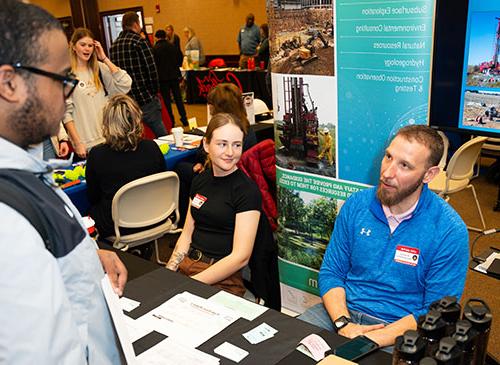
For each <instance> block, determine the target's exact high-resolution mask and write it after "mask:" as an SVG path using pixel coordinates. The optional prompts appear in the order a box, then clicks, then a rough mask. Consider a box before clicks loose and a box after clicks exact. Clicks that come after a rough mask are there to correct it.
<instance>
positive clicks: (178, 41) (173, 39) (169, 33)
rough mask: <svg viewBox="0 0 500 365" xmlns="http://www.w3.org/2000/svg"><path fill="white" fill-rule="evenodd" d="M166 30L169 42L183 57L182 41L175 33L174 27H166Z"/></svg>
mask: <svg viewBox="0 0 500 365" xmlns="http://www.w3.org/2000/svg"><path fill="white" fill-rule="evenodd" d="M165 30H166V32H167V41H169V42H170V43H172V44H173V45H174V46H175V47H176V48H177V49H178V50H179V53H180V54H181V55H182V50H181V39H180V38H179V36H178V35H177V34H176V33H174V26H173V25H172V24H169V25H167V26H166V28H165Z"/></svg>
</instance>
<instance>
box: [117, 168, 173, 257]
mask: <svg viewBox="0 0 500 365" xmlns="http://www.w3.org/2000/svg"><path fill="white" fill-rule="evenodd" d="M178 203H179V177H178V176H177V174H176V173H175V172H172V171H166V172H160V173H158V174H154V175H150V176H146V177H142V178H140V179H137V180H134V181H131V182H129V183H128V184H126V185H124V186H122V187H121V188H120V189H119V190H118V191H117V192H116V194H115V196H114V197H113V202H112V204H111V215H112V217H113V221H114V225H115V227H114V228H115V236H112V237H108V240H110V241H113V246H114V247H115V248H118V249H121V250H122V251H127V250H128V249H130V248H133V247H137V246H140V245H142V244H145V243H147V242H151V241H154V243H155V251H156V261H157V262H158V263H159V264H163V265H166V262H164V261H161V260H160V257H159V253H158V239H159V238H160V237H162V236H164V235H165V234H166V233H178V232H180V231H182V229H178V228H177V223H178V221H179V209H178ZM151 226H153V227H151ZM121 228H144V230H141V231H139V232H137V233H132V234H126V235H123V234H122V233H121V232H120V229H121Z"/></svg>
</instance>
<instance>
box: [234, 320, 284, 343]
mask: <svg viewBox="0 0 500 365" xmlns="http://www.w3.org/2000/svg"><path fill="white" fill-rule="evenodd" d="M276 333H278V330H276V329H274V328H272V327H271V326H270V325H268V324H267V323H265V322H264V323H261V324H259V325H258V326H257V327H255V328H253V329H251V330H250V331H248V332H246V333H243V335H242V336H243V337H245V338H246V340H247V341H248V342H250V343H251V344H252V345H256V344H258V343H261V342H262V341H265V340H268V339H270V338H272V337H274V335H275V334H276Z"/></svg>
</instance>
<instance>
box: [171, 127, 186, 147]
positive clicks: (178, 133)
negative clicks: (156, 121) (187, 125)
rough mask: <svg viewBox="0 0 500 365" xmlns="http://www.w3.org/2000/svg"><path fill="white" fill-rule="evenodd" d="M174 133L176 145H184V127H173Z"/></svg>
mask: <svg viewBox="0 0 500 365" xmlns="http://www.w3.org/2000/svg"><path fill="white" fill-rule="evenodd" d="M172 134H173V135H174V142H175V147H182V146H183V144H184V141H183V137H184V129H182V127H176V128H172Z"/></svg>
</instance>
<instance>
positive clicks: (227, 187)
mask: <svg viewBox="0 0 500 365" xmlns="http://www.w3.org/2000/svg"><path fill="white" fill-rule="evenodd" d="M190 197H191V201H192V202H191V215H192V216H193V219H194V221H195V228H194V232H193V236H192V242H191V246H192V247H193V248H197V249H199V250H201V251H203V252H204V253H205V254H206V255H208V256H209V257H214V258H217V259H220V258H222V257H225V256H227V255H229V254H230V253H231V251H232V248H233V235H234V227H235V222H236V214H237V213H241V212H247V211H250V210H258V211H260V209H261V200H262V198H261V195H260V191H259V189H258V187H257V185H256V184H255V182H253V181H252V180H251V179H250V178H249V177H248V176H246V175H245V173H244V172H242V171H241V170H239V169H238V170H236V171H234V172H233V173H231V174H230V175H227V176H222V177H216V176H213V174H212V170H210V169H207V170H205V171H204V172H203V173H201V174H200V175H198V176H196V177H195V178H194V180H193V184H192V186H191V194H190Z"/></svg>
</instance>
